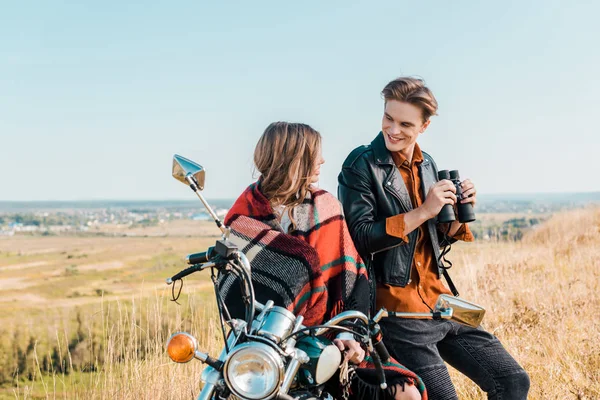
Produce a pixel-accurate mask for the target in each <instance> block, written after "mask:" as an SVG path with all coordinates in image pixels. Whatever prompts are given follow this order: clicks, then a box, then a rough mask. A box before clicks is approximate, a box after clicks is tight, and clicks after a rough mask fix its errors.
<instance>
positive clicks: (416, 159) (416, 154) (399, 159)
mask: <svg viewBox="0 0 600 400" xmlns="http://www.w3.org/2000/svg"><path fill="white" fill-rule="evenodd" d="M392 158H393V159H394V163H395V164H396V166H398V167H400V166H401V165H408V160H407V159H406V157H405V156H404V154H402V153H400V152H399V151H396V152H393V153H392ZM422 162H423V153H422V152H421V148H420V147H419V145H418V144H417V143H415V149H414V151H413V157H412V164H413V165H414V164H420V163H422Z"/></svg>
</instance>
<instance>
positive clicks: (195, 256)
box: [186, 246, 215, 265]
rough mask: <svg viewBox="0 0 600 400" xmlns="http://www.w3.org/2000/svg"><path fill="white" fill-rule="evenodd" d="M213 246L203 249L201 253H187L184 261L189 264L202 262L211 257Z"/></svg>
mask: <svg viewBox="0 0 600 400" xmlns="http://www.w3.org/2000/svg"><path fill="white" fill-rule="evenodd" d="M214 250H215V247H214V246H211V247H209V248H208V250H206V251H203V252H201V253H192V254H188V255H187V257H186V261H187V263H188V264H189V265H196V264H203V263H205V262H207V261H208V260H210V259H211V257H212V256H213V253H214Z"/></svg>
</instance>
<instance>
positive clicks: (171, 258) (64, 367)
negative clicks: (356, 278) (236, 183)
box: [0, 208, 600, 399]
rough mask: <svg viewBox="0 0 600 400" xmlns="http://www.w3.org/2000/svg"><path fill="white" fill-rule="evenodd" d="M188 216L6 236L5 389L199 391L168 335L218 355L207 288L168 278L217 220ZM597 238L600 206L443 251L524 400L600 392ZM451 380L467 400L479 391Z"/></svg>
mask: <svg viewBox="0 0 600 400" xmlns="http://www.w3.org/2000/svg"><path fill="white" fill-rule="evenodd" d="M195 224H199V225H198V227H199V228H198V231H197V232H196V234H194V231H193V229H191V230H187V229H188V228H186V230H185V231H183V230H180V229H175V228H173V227H161V228H160V229H159V228H156V229H155V230H154V231H152V232H136V233H135V234H136V235H138V236H132V237H25V236H18V237H11V238H1V239H0V309H1V310H2V312H1V313H0V380H2V381H3V382H4V383H3V384H2V385H1V386H0V399H46V398H51V399H63V398H64V399H66V398H69V399H71V398H73V399H190V398H193V396H194V394H197V392H198V388H199V373H200V371H201V369H202V365H201V364H200V363H199V362H191V363H189V364H186V365H177V364H174V363H172V362H170V360H169V359H168V357H167V356H166V354H165V352H164V343H165V341H166V340H167V338H168V336H169V335H170V333H172V332H174V331H178V330H188V331H190V332H192V333H193V334H194V335H195V336H196V337H197V338H199V339H200V346H201V348H204V349H208V350H210V353H211V354H212V355H217V353H218V351H219V350H220V346H221V337H220V331H219V329H218V327H217V324H216V320H215V307H214V300H213V297H212V285H211V282H210V278H209V276H208V274H205V275H203V276H201V275H195V276H191V277H188V278H186V280H185V286H184V288H183V295H182V297H181V298H180V299H179V303H180V305H177V304H175V303H173V302H171V301H169V297H170V294H171V292H170V288H169V287H167V286H166V285H165V284H164V279H165V278H166V277H168V276H170V275H172V274H174V273H175V272H177V271H178V270H179V269H181V268H183V267H184V264H183V262H182V259H183V256H184V255H185V254H187V253H188V252H193V251H200V250H202V249H204V248H205V247H206V246H208V245H210V244H211V243H212V242H213V241H214V237H209V236H207V235H209V234H211V233H216V229H214V228H212V227H210V226H209V225H203V224H202V223H198V222H195ZM161 229H162V230H161ZM198 232H201V233H200V234H198ZM122 233H123V232H119V234H122ZM140 235H141V236H140ZM192 235H193V236H192ZM144 236H147V237H144ZM599 245H600V209H599V208H595V209H586V210H577V211H571V212H566V213H563V214H559V215H556V216H554V217H552V218H551V219H550V220H549V221H547V222H545V223H544V224H543V225H541V226H539V227H538V228H537V229H535V230H533V231H531V232H529V233H528V234H527V235H526V236H525V238H524V239H523V240H522V241H520V242H476V243H472V244H465V245H461V244H458V245H455V246H454V248H453V251H452V253H451V254H450V255H451V259H452V261H453V263H454V265H455V267H453V270H452V276H453V279H454V280H455V281H456V283H457V285H458V287H459V289H460V291H461V294H462V296H463V297H464V298H465V299H468V300H472V301H474V302H477V303H479V304H481V305H483V306H485V308H486V309H487V314H486V317H485V320H484V325H485V327H486V328H487V329H488V330H490V331H492V332H494V333H495V334H496V335H497V336H498V337H500V339H501V340H502V342H503V343H504V344H505V346H506V347H507V348H508V349H509V351H510V352H511V353H512V354H513V355H514V356H515V357H516V358H517V359H518V360H519V361H520V362H521V363H522V365H523V366H524V367H525V369H526V370H527V371H528V372H529V374H530V376H531V379H532V388H531V395H530V398H531V399H598V398H600V318H599V317H598V313H600V296H599V295H598V291H599V290H600V288H599V283H600V261H599V260H598V256H600V251H599V250H598V249H599ZM15 371H19V375H18V376H15ZM45 371H47V372H45ZM453 380H454V382H455V384H456V386H457V388H458V391H459V396H460V398H461V399H483V398H485V396H484V395H483V394H482V393H481V392H480V391H479V390H478V389H477V388H476V387H474V385H473V384H472V383H470V382H469V381H468V380H466V379H465V378H464V377H462V376H460V375H459V374H458V373H454V372H453Z"/></svg>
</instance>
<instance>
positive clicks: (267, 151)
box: [254, 122, 321, 229]
mask: <svg viewBox="0 0 600 400" xmlns="http://www.w3.org/2000/svg"><path fill="white" fill-rule="evenodd" d="M320 148H321V134H319V132H317V131H316V130H314V129H313V128H311V127H310V126H308V125H306V124H298V123H290V122H273V123H272V124H271V125H269V126H268V127H267V129H265V132H264V133H263V134H262V136H261V137H260V139H259V140H258V143H257V144H256V149H255V150H254V165H256V169H257V170H258V172H259V173H260V175H261V176H260V191H261V192H262V193H263V194H264V195H265V197H266V198H267V199H268V200H269V201H270V202H271V204H272V205H273V206H274V207H275V206H280V205H282V206H285V207H287V208H288V215H289V216H290V220H291V221H292V229H294V228H295V222H294V219H293V218H292V213H291V210H292V209H293V208H294V207H295V206H297V205H299V204H301V203H302V201H303V200H304V198H305V197H306V193H307V191H309V187H310V184H311V178H312V175H313V173H314V168H315V163H316V161H317V157H319V152H320Z"/></svg>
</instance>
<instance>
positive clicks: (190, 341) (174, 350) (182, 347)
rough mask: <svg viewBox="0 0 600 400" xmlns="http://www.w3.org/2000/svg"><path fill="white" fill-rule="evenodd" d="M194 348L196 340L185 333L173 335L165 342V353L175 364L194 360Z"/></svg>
mask: <svg viewBox="0 0 600 400" xmlns="http://www.w3.org/2000/svg"><path fill="white" fill-rule="evenodd" d="M196 348H197V343H196V339H195V338H194V337H193V336H192V335H190V334H189V333H185V332H178V333H175V334H173V336H171V338H170V339H169V341H168V342H167V352H168V353H169V357H171V360H173V361H175V362H177V363H186V362H188V361H190V360H191V359H192V358H194V353H195V352H196Z"/></svg>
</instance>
